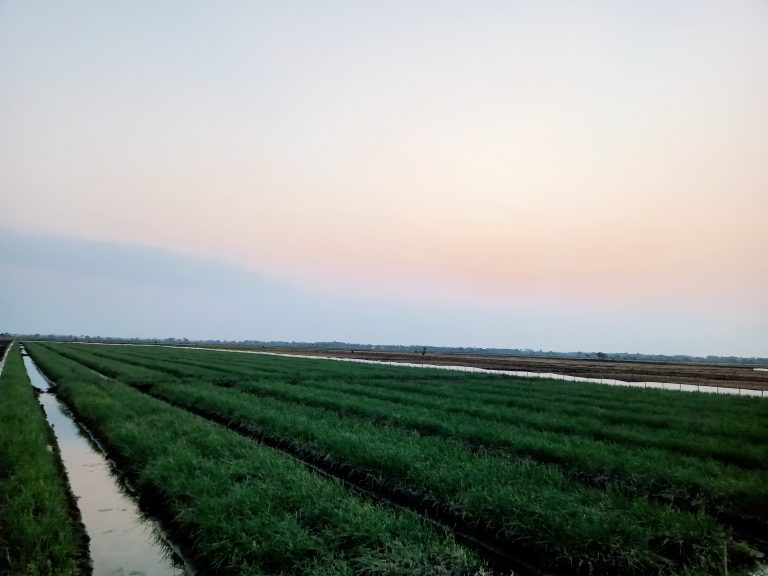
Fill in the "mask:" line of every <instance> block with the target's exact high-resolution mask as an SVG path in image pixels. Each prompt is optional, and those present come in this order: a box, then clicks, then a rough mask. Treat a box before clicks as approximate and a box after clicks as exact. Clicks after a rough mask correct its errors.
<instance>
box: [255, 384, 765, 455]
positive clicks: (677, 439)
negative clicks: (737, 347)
mask: <svg viewBox="0 0 768 576" xmlns="http://www.w3.org/2000/svg"><path fill="white" fill-rule="evenodd" d="M249 385H250V386H267V385H268V383H263V382H256V383H253V384H249ZM273 385H274V386H277V387H278V388H273V389H272V390H274V391H275V392H277V393H280V392H281V390H280V388H282V389H283V390H286V391H287V392H286V393H287V394H290V393H291V391H293V392H294V395H293V396H292V397H294V398H300V396H299V394H298V393H299V391H300V390H306V391H307V393H308V394H311V392H310V390H312V391H317V393H318V394H320V396H315V397H318V398H322V397H323V395H325V396H326V397H327V398H328V399H330V398H334V397H336V398H339V399H341V400H342V401H345V400H350V399H352V398H355V397H356V398H361V399H362V398H366V399H371V400H380V401H382V402H388V403H389V405H390V408H392V409H397V408H398V406H407V407H421V408H425V409H429V410H430V411H437V412H440V413H443V414H445V415H446V416H447V417H450V418H460V417H461V416H466V417H469V418H472V421H474V422H476V423H477V424H478V425H482V424H483V423H488V424H498V423H506V424H508V425H510V426H512V427H515V428H519V427H526V428H532V429H536V430H542V431H546V432H559V433H560V434H562V435H563V436H566V437H569V436H578V437H583V438H587V439H591V440H596V441H601V442H611V443H615V444H622V445H626V446H627V447H628V449H632V448H633V447H638V446H642V447H644V448H657V449H658V450H662V451H665V452H670V453H674V454H683V455H686V456H695V457H700V458H712V459H716V460H719V461H721V462H723V463H726V464H735V465H737V466H741V467H744V468H757V469H765V468H768V447H766V446H765V445H764V443H763V442H762V441H763V440H764V437H765V433H764V431H763V432H762V435H761V436H757V432H755V431H753V429H750V431H749V432H750V434H749V436H747V437H746V438H744V437H742V438H739V439H734V438H722V437H709V436H706V435H703V433H702V432H701V431H700V432H698V433H696V434H694V433H691V432H683V431H680V430H675V429H672V430H668V429H661V430H660V429H654V428H649V427H645V426H636V425H627V424H622V423H619V422H615V421H614V422H611V421H603V420H601V419H600V418H598V417H587V416H582V415H571V414H565V413H554V414H553V413H552V412H551V411H548V410H541V411H530V410H524V409H520V408H516V407H510V406H502V407H499V406H490V405H487V404H481V403H478V402H475V401H473V400H472V399H471V395H469V394H468V395H467V396H469V397H468V398H466V399H461V398H459V399H450V400H444V399H439V398H435V397H434V396H432V395H430V394H422V393H418V392H407V393H406V392H399V391H392V390H389V389H381V388H373V387H371V386H368V385H365V384H350V383H347V382H343V381H335V382H329V381H326V382H316V381H312V380H309V381H305V382H293V383H291V384H290V386H288V385H286V383H285V382H275V383H273ZM745 440H747V441H755V442H756V443H755V444H745ZM757 442H760V444H758V443H757Z"/></svg>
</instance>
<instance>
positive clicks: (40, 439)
mask: <svg viewBox="0 0 768 576" xmlns="http://www.w3.org/2000/svg"><path fill="white" fill-rule="evenodd" d="M89 563H90V560H89V557H88V537H87V536H86V533H85V529H84V527H83V525H82V523H81V521H80V515H79V511H78V510H77V505H76V504H75V501H74V499H73V498H72V496H71V494H70V492H69V488H68V485H67V480H66V475H65V472H64V468H63V466H62V464H61V461H60V460H59V456H58V449H57V447H56V439H55V437H54V436H53V433H52V432H51V430H50V428H49V427H48V425H47V423H46V421H45V416H44V414H43V411H42V409H41V407H40V404H39V403H38V402H37V399H36V398H35V395H34V392H33V388H32V385H31V384H30V381H29V377H28V376H27V371H26V369H25V368H24V363H23V361H22V357H21V353H20V351H19V346H18V345H14V346H13V348H12V349H11V350H10V351H9V353H8V357H7V360H6V364H5V367H4V369H3V372H2V375H0V574H3V575H13V576H21V575H29V576H79V575H87V574H90V565H89Z"/></svg>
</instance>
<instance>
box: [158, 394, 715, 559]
mask: <svg viewBox="0 0 768 576" xmlns="http://www.w3.org/2000/svg"><path fill="white" fill-rule="evenodd" d="M156 388H162V389H163V391H164V394H163V397H164V398H167V399H172V400H173V401H175V402H178V403H180V405H186V407H188V408H193V409H195V410H196V411H197V412H199V411H200V410H201V409H204V408H208V409H209V410H211V415H213V413H214V410H213V408H212V404H211V403H212V402H213V401H214V400H215V402H216V409H217V410H219V411H221V410H222V408H225V411H224V412H223V413H222V412H220V416H222V417H223V418H225V419H232V420H234V421H237V422H240V423H241V424H243V425H246V426H254V425H255V426H259V425H260V426H265V425H269V426H270V428H269V429H270V431H271V432H275V433H277V434H278V435H284V436H289V437H293V438H294V441H297V442H299V443H300V444H302V443H303V444H304V445H305V446H307V447H310V448H312V449H314V450H319V449H321V447H322V449H324V450H325V459H326V460H327V461H332V460H334V459H337V460H338V461H339V462H344V463H346V465H348V466H350V467H351V468H354V469H359V470H368V471H369V472H370V476H371V478H375V477H378V478H380V479H381V480H382V481H383V482H385V483H394V484H397V485H400V486H404V487H409V488H410V489H412V490H414V491H415V492H417V493H425V494H426V495H428V497H429V498H430V499H434V500H435V501H436V502H438V503H440V502H442V504H441V506H444V507H445V508H446V509H447V510H452V509H453V510H456V511H457V512H459V515H463V516H465V517H470V518H476V519H477V523H478V524H482V525H485V526H490V525H496V526H497V528H498V534H502V535H504V537H506V539H508V543H509V544H510V545H514V546H517V547H519V546H521V545H523V546H526V547H529V548H530V547H533V548H534V549H540V550H541V552H540V553H541V556H542V557H543V558H548V561H550V562H552V563H553V565H555V566H558V567H561V568H562V567H566V566H573V565H575V564H580V565H582V566H584V567H585V568H586V567H589V569H590V570H594V571H595V572H596V573H612V572H615V571H619V572H621V573H625V574H630V573H637V574H641V573H642V574H645V573H648V571H649V570H650V571H654V573H655V572H657V571H658V573H661V574H667V573H669V574H672V573H676V572H675V570H677V569H680V567H681V564H682V565H686V566H687V567H688V568H690V569H692V570H694V571H696V570H703V571H704V572H702V573H711V570H712V568H713V567H715V566H719V565H720V563H719V562H718V561H717V558H718V557H719V555H720V554H721V550H722V546H723V542H724V539H723V538H724V534H723V533H722V532H721V530H720V528H718V527H717V525H716V524H715V523H714V521H712V520H711V519H709V518H707V517H705V516H701V515H698V516H697V515H690V514H686V513H680V512H676V511H672V510H668V509H665V508H663V507H659V506H656V505H653V504H652V503H650V502H648V501H647V500H645V499H643V498H636V499H631V498H627V497H625V496H624V495H622V494H619V493H616V492H613V491H605V492H603V491H599V490H593V489H587V488H583V487H581V486H577V485H574V484H573V483H571V482H569V481H568V480H567V479H566V478H565V477H564V476H562V474H560V473H559V471H558V470H556V469H554V468H551V467H547V466H541V465H535V464H531V463H512V462H508V461H504V460H499V459H495V458H488V457H483V456H478V455H474V454H471V453H468V452H467V451H466V449H465V448H464V447H462V446H461V445H458V444H454V443H450V442H445V441H444V440H441V439H431V438H419V437H414V436H413V435H412V434H408V433H406V432H404V431H401V430H397V429H386V428H381V427H376V426H372V425H371V424H370V423H366V422H354V421H352V420H350V419H348V418H338V417H333V416H331V415H322V417H317V416H318V415H317V414H313V418H314V420H308V419H307V418H306V416H305V415H303V414H296V413H293V412H288V413H286V412H285V410H284V406H279V407H277V408H276V409H271V410H270V409H267V408H266V407H264V406H261V405H259V406H253V405H245V404H243V401H244V399H243V398H240V397H238V396H237V394H238V393H237V392H234V391H221V390H218V389H216V388H215V387H214V386H210V390H205V392H202V391H201V386H200V385H189V384H181V383H179V384H170V383H165V384H158V385H157V387H156ZM153 392H154V393H158V390H157V389H154V388H153ZM212 392H213V394H212ZM216 393H219V394H216ZM244 411H248V412H249V414H248V415H246V414H245V413H244ZM534 519H535V520H534ZM532 520H533V521H532ZM694 550H695V553H692V551H694ZM689 554H690V557H689ZM704 565H706V566H707V568H704Z"/></svg>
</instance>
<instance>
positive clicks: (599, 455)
mask: <svg viewBox="0 0 768 576" xmlns="http://www.w3.org/2000/svg"><path fill="white" fill-rule="evenodd" d="M61 352H62V353H65V354H68V355H70V356H72V357H74V358H76V359H79V360H80V361H81V362H86V363H90V365H91V366H93V367H96V368H98V369H100V370H102V371H105V372H108V373H109V374H110V375H112V376H116V377H120V378H123V379H126V380H129V381H151V380H158V379H161V380H162V379H163V378H162V375H161V374H159V373H158V372H154V373H149V372H147V371H146V369H137V372H134V369H133V368H132V366H131V364H130V363H128V362H129V360H128V359H127V358H126V359H124V360H125V361H124V362H121V361H117V360H114V359H112V360H110V359H107V358H93V357H90V356H89V354H88V352H89V351H85V350H76V351H73V350H70V349H63V350H61ZM152 352H154V350H152ZM187 354H188V355H189V354H190V353H189V352H187ZM143 362H144V363H145V365H146V366H151V365H153V366H155V367H156V368H158V369H162V362H161V363H158V364H152V360H151V359H147V358H145V359H144V360H143ZM185 370H186V371H187V375H188V376H187V377H188V378H190V377H191V376H190V375H191V374H195V373H197V374H199V375H200V376H202V377H205V376H206V375H210V374H209V373H212V374H218V378H216V379H214V383H216V384H218V385H220V386H227V387H235V388H236V389H238V390H241V391H244V392H248V393H250V394H257V395H259V396H262V397H264V396H268V397H271V398H274V399H278V400H283V401H285V402H287V403H293V404H302V405H303V406H305V407H309V408H312V407H316V408H323V409H325V410H326V411H333V412H336V413H337V414H339V415H354V416H358V417H362V418H367V419H369V420H372V421H373V422H376V423H384V424H388V425H391V426H393V427H399V428H403V429H406V430H415V431H418V432H419V433H420V434H422V435H437V436H440V437H443V438H449V439H455V440H459V441H461V442H464V443H465V444H467V445H469V446H470V447H473V448H474V449H476V450H491V451H494V452H495V453H497V454H502V455H507V456H508V457H518V458H519V457H525V458H532V459H534V460H537V461H540V462H545V463H552V464H557V465H559V466H560V467H561V468H562V469H563V470H564V471H565V472H566V473H567V474H568V476H569V477H571V478H577V479H579V480H581V481H583V482H586V483H588V484H598V485H603V486H614V487H619V488H621V489H622V490H625V491H628V492H630V493H644V494H648V495H650V496H652V497H654V499H657V500H664V501H669V502H674V503H679V504H682V505H683V506H686V507H689V508H691V507H696V508H700V509H705V510H710V511H714V509H715V507H716V508H717V510H718V511H719V513H720V515H721V516H724V517H726V518H728V519H729V520H730V521H731V522H738V518H739V517H745V516H758V517H760V516H761V513H760V511H765V510H767V509H768V485H766V483H765V478H764V473H762V472H760V471H755V470H743V469H741V468H738V467H736V466H732V465H728V464H724V463H721V462H718V461H716V460H713V459H710V458H706V457H703V456H702V455H701V454H700V453H696V452H694V454H691V455H685V454H683V455H681V454H675V453H670V452H667V451H664V450H659V449H653V448H649V447H648V446H651V447H652V446H654V444H656V445H658V444H659V443H661V440H659V439H656V440H655V442H653V441H648V440H646V439H645V438H640V440H639V441H638V443H637V445H636V446H627V445H617V444H615V443H611V442H605V441H596V440H594V439H592V438H589V437H588V436H587V437H585V436H582V435H578V434H567V433H565V432H563V430H567V429H569V428H573V429H578V427H579V424H580V420H579V419H578V418H570V417H566V416H564V417H561V418H560V419H558V420H557V421H556V422H554V423H553V424H554V425H553V430H551V431H550V430H546V429H545V427H544V426H542V427H541V428H531V427H529V426H527V425H525V421H523V422H522V423H517V422H514V421H511V422H509V421H508V422H504V421H499V420H498V419H495V418H490V419H486V418H484V417H483V413H482V412H480V411H478V412H477V413H476V414H472V415H468V414H465V413H462V412H461V411H456V412H454V411H451V410H450V406H449V407H446V406H444V405H443V404H442V402H441V401H440V400H439V399H438V400H437V401H436V402H435V403H432V401H431V399H429V398H425V399H423V400H422V399H421V396H419V395H418V394H417V393H413V395H414V396H416V398H415V399H414V400H413V401H409V400H408V398H407V397H404V396H403V393H402V392H397V391H392V390H390V389H388V388H386V387H385V386H378V387H373V386H367V387H366V385H362V384H357V383H347V382H344V381H341V380H338V379H337V380H331V381H318V380H307V381H306V382H304V381H298V380H294V381H293V383H292V384H291V385H286V383H285V381H282V382H281V381H279V380H277V381H276V380H274V379H269V380H266V379H263V378H258V379H255V380H253V379H250V378H245V377H241V378H235V379H227V378H224V377H223V376H222V375H224V374H227V373H228V372H227V368H226V367H223V368H221V369H220V370H219V371H213V372H212V371H211V369H210V368H194V369H191V368H189V367H187V368H185ZM349 389H352V390H354V391H355V394H351V393H348V392H346V390H349ZM361 389H362V390H361ZM367 389H371V393H370V394H359V392H361V391H363V392H365V391H367ZM341 390H344V391H341ZM391 398H397V399H398V401H392V400H391ZM451 406H452V405H451ZM284 409H285V410H286V411H287V410H294V409H295V407H294V406H292V405H291V404H285V405H284ZM488 409H489V410H492V409H493V407H488ZM542 428H544V429H542ZM652 434H654V432H652V431H648V435H649V436H650V435H652ZM673 434H674V432H667V431H656V432H655V435H656V436H659V437H660V438H662V439H663V438H667V437H669V436H670V435H673ZM742 445H743V446H744V451H745V454H747V455H749V454H754V453H755V451H756V449H752V450H750V447H749V443H748V442H746V441H742ZM734 449H735V447H734ZM763 449H764V448H763ZM744 458H745V459H746V456H745V457H744ZM763 516H764V515H763Z"/></svg>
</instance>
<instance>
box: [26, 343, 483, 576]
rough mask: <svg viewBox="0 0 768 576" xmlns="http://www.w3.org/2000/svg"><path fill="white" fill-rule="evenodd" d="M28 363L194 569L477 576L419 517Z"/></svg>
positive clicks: (191, 421)
mask: <svg viewBox="0 0 768 576" xmlns="http://www.w3.org/2000/svg"><path fill="white" fill-rule="evenodd" d="M29 351H30V354H32V355H33V356H34V358H35V361H36V362H37V363H38V365H39V367H40V368H41V369H42V370H43V371H44V372H45V373H46V375H47V376H48V377H49V378H50V379H52V380H53V381H55V382H56V384H57V388H56V389H57V394H58V395H59V397H60V398H62V399H63V400H64V401H65V402H66V403H67V404H68V406H69V407H70V408H71V409H72V410H73V412H74V413H75V415H76V416H77V417H78V418H79V419H81V421H83V422H84V423H85V424H86V425H87V426H88V427H89V429H90V430H91V431H92V433H93V434H94V435H95V436H96V438H97V439H98V440H99V441H100V442H101V443H102V444H103V445H104V446H105V447H106V448H107V451H108V453H109V455H110V456H111V457H112V458H113V459H114V460H115V461H116V462H117V463H118V465H119V467H120V469H121V471H122V472H123V473H124V474H125V475H126V476H127V477H128V478H129V479H130V481H131V482H132V484H133V485H134V486H135V487H136V489H137V490H138V492H139V494H140V495H141V498H142V504H143V507H144V508H145V509H147V508H149V509H150V510H152V511H153V512H155V513H157V514H158V515H159V516H160V517H161V518H162V519H163V520H164V522H165V524H166V526H167V529H168V530H169V532H171V533H172V535H173V536H174V538H175V540H177V542H178V543H179V544H180V545H181V547H182V549H183V550H184V551H185V552H186V554H187V556H188V557H189V558H190V559H191V560H192V562H193V563H194V564H197V565H198V566H199V567H201V568H203V571H204V572H206V573H212V574H234V573H236V574H244V575H245V574H264V573H280V574H297V575H298V574H313V575H320V574H323V575H325V574H327V575H331V574H334V575H336V574H341V575H344V574H348V575H352V574H392V575H406V574H408V575H411V574H423V575H427V574H430V575H431V574H444V575H459V574H477V573H480V572H481V570H482V566H481V564H480V562H479V561H478V560H477V559H476V558H475V557H474V556H473V554H471V553H470V552H468V551H467V550H466V549H465V548H463V547H461V546H459V545H457V544H456V543H455V542H454V541H453V539H452V538H451V537H450V536H448V535H446V534H444V533H440V532H439V531H436V530H434V529H433V528H432V527H430V526H428V525H426V524H425V522H424V521H423V520H421V519H419V518H418V517H417V516H415V515H414V514H412V513H408V512H394V511H392V510H391V509H389V508H386V507H383V506H380V505H375V504H372V503H369V502H365V501H363V500H361V499H360V498H359V497H356V496H354V495H352V494H350V493H349V492H348V491H347V490H346V489H345V488H344V487H343V486H342V485H341V484H340V483H338V482H335V481H329V480H327V479H324V478H322V477H319V476H317V475H316V474H313V473H311V472H309V471H308V470H307V469H306V468H305V467H304V466H302V465H301V464H298V463H297V462H295V461H293V460H291V459H289V458H286V457H285V456H284V455H283V454H280V453H279V452H276V451H274V450H272V449H270V448H266V447H263V446H260V445H258V444H255V443H253V442H251V441H249V440H247V439H245V438H242V437H241V436H238V435H236V434H233V433H232V432H230V431H228V430H226V429H225V428H223V427H221V426H218V425H216V424H213V423H210V422H207V421H205V420H202V419H200V418H198V417H197V416H194V415H192V414H190V413H189V412H187V411H184V410H180V409H178V408H174V407H172V406H170V405H168V404H167V403H164V402H161V401H159V400H155V399H152V398H150V397H148V396H146V395H144V394H141V393H139V392H137V391H136V390H134V389H132V388H131V387H129V386H127V385H124V384H122V383H120V382H117V381H114V380H105V379H103V378H100V377H99V376H97V375H95V374H93V373H91V372H89V371H87V370H85V369H84V368H83V367H82V366H80V365H78V364H75V363H73V362H72V361H69V360H67V359H65V358H63V357H61V356H57V355H55V354H53V353H51V352H50V351H47V350H45V349H44V348H42V347H40V346H38V345H32V344H30V346H29Z"/></svg>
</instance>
